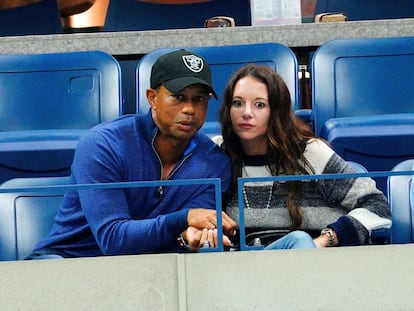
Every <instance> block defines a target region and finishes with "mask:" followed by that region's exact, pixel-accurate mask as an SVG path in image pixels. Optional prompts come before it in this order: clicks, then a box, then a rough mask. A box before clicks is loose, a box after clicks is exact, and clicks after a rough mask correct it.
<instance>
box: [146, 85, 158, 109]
mask: <svg viewBox="0 0 414 311" xmlns="http://www.w3.org/2000/svg"><path fill="white" fill-rule="evenodd" d="M146 94H147V100H148V103H149V104H150V106H151V108H152V109H156V106H157V105H156V100H155V98H156V96H157V91H156V90H154V89H147V93H146Z"/></svg>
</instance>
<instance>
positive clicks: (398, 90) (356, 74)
mask: <svg viewBox="0 0 414 311" xmlns="http://www.w3.org/2000/svg"><path fill="white" fill-rule="evenodd" d="M412 70H414V37H399V38H370V39H338V40H333V41H330V42H328V43H326V44H324V45H322V46H321V47H320V48H318V50H317V51H316V52H315V53H314V55H313V58H312V65H311V73H312V79H313V80H312V99H313V106H312V107H313V112H312V113H313V121H314V124H315V132H316V134H317V135H318V136H321V137H323V138H326V139H327V140H328V141H329V143H330V144H331V145H332V146H333V148H334V149H335V150H336V151H337V152H338V153H339V154H340V155H341V156H342V157H344V159H346V160H351V161H355V162H359V163H361V164H363V165H364V166H365V167H366V168H367V169H368V170H369V171H382V170H385V171H386V170H390V169H391V168H392V167H393V166H394V165H396V164H397V163H398V162H400V161H402V160H404V159H408V158H411V157H413V156H414V132H413V131H412V128H413V125H414V115H412V114H411V113H414V105H412V95H411V90H412V89H413V87H414V80H412V79H410V77H409V73H410V72H411V71H412ZM402 141H404V143H402ZM377 182H378V183H379V184H378V185H379V187H380V189H381V190H383V191H384V192H386V190H387V189H386V178H378V179H377Z"/></svg>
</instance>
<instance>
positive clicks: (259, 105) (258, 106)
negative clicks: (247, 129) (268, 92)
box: [255, 102, 266, 109]
mask: <svg viewBox="0 0 414 311" xmlns="http://www.w3.org/2000/svg"><path fill="white" fill-rule="evenodd" d="M255 106H256V107H257V108H260V109H262V108H264V107H266V104H265V103H262V102H257V103H256V104H255Z"/></svg>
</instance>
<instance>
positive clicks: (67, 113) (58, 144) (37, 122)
mask: <svg viewBox="0 0 414 311" xmlns="http://www.w3.org/2000/svg"><path fill="white" fill-rule="evenodd" d="M0 89H1V90H2V91H1V97H0V107H1V108H0V182H4V181H5V180H8V179H10V178H16V177H35V176H66V175H69V174H70V165H71V163H72V159H73V154H74V149H75V147H76V144H77V141H78V139H79V137H80V136H81V135H82V134H83V133H84V131H85V130H86V129H88V128H90V127H92V126H94V125H96V124H98V123H101V122H104V121H108V120H112V119H115V118H117V117H118V116H119V115H121V113H122V112H121V108H120V107H121V96H122V94H121V82H120V69H119V64H118V62H117V61H116V60H115V59H114V58H113V57H112V56H111V55H109V54H107V53H105V52H98V51H86V52H68V53H56V54H24V55H0Z"/></svg>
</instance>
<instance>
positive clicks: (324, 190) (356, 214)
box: [305, 140, 391, 245]
mask: <svg viewBox="0 0 414 311" xmlns="http://www.w3.org/2000/svg"><path fill="white" fill-rule="evenodd" d="M305 156H306V158H307V159H308V161H309V162H310V163H311V165H312V167H313V168H314V169H315V173H316V174H333V173H351V172H354V170H353V168H352V167H351V166H350V165H349V164H348V163H347V162H346V161H345V160H343V159H342V158H341V157H340V156H339V155H338V154H336V153H335V152H334V151H333V150H332V149H331V148H330V147H329V146H328V145H327V144H326V143H325V142H323V141H321V140H313V141H311V142H310V143H309V144H308V147H307V149H306V153H305ZM318 189H319V191H320V193H321V195H322V196H323V197H324V198H325V199H326V200H327V202H329V203H330V205H331V206H333V207H335V206H337V207H342V208H344V209H345V210H346V211H348V213H347V214H346V215H344V216H342V217H340V218H338V219H337V221H335V222H334V223H331V224H326V225H327V226H328V227H330V228H332V229H333V230H334V231H335V232H336V234H337V236H338V239H339V243H340V245H361V244H368V243H370V234H371V232H372V231H373V230H376V229H380V228H390V227H391V212H390V209H389V206H388V202H387V199H386V198H385V196H384V194H383V193H382V192H381V191H380V190H378V189H377V187H376V184H375V181H374V180H373V179H372V178H367V177H363V178H362V177H360V178H346V179H345V178H341V179H332V180H329V179H328V180H320V181H318Z"/></svg>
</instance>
